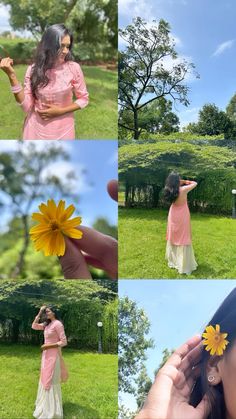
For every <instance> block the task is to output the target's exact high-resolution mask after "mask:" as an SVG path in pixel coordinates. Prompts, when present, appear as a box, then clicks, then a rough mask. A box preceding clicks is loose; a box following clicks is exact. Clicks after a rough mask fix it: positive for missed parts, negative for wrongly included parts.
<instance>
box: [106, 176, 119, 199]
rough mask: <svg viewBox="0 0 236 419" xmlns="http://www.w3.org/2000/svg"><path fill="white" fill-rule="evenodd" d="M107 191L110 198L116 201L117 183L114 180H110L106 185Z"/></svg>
mask: <svg viewBox="0 0 236 419" xmlns="http://www.w3.org/2000/svg"><path fill="white" fill-rule="evenodd" d="M107 191H108V193H109V195H110V197H111V198H112V199H113V200H114V201H116V202H117V201H118V181H117V180H115V179H112V180H110V182H108V184H107Z"/></svg>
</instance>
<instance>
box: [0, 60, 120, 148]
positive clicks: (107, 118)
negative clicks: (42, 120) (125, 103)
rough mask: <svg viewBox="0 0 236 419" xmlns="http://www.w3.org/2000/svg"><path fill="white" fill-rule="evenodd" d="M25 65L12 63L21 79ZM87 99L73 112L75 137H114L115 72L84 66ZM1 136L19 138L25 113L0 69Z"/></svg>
mask: <svg viewBox="0 0 236 419" xmlns="http://www.w3.org/2000/svg"><path fill="white" fill-rule="evenodd" d="M26 68H27V66H25V65H17V66H16V67H15V70H16V74H17V77H18V79H19V80H20V81H22V82H23V80H24V75H25V71H26ZM83 72H84V75H85V79H86V83H87V88H88V91H89V95H90V103H89V105H88V106H87V107H86V108H85V109H82V110H81V111H77V112H75V121H76V125H75V126H76V138H79V139H92V140H96V139H113V140H115V139H117V74H116V72H114V71H108V70H104V69H102V68H99V67H90V66H87V67H86V66H85V67H83ZM0 92H1V109H0V139H19V138H21V137H22V127H23V122H24V118H25V114H24V113H23V111H22V110H21V108H20V107H19V106H18V105H17V104H16V102H15V98H14V96H13V94H12V93H11V92H10V87H9V82H8V78H7V76H6V75H5V74H4V73H3V72H2V71H1V72H0Z"/></svg>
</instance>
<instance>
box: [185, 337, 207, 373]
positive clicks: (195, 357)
mask: <svg viewBox="0 0 236 419" xmlns="http://www.w3.org/2000/svg"><path fill="white" fill-rule="evenodd" d="M202 349H203V346H202V342H200V343H199V344H198V345H197V346H195V348H193V349H192V350H191V351H190V352H189V353H188V354H187V355H186V356H185V358H184V359H183V361H182V363H181V367H180V369H181V371H183V372H184V373H186V374H189V373H191V371H192V369H193V367H194V366H195V365H196V364H198V362H199V361H200V359H201V354H202Z"/></svg>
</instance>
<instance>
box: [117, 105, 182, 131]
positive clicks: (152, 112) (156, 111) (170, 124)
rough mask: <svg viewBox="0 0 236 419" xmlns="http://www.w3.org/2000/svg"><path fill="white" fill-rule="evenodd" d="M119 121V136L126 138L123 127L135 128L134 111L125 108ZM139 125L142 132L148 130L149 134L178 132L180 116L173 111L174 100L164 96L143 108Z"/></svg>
mask: <svg viewBox="0 0 236 419" xmlns="http://www.w3.org/2000/svg"><path fill="white" fill-rule="evenodd" d="M119 122H120V134H119V138H120V139H123V137H124V139H125V138H126V132H125V131H126V130H124V129H123V128H122V127H123V126H126V127H128V126H129V127H130V129H131V130H132V129H133V127H134V125H133V122H134V121H133V113H132V112H131V111H130V110H127V109H123V110H122V111H120V115H119ZM139 127H140V134H141V133H142V131H143V130H144V131H146V132H147V136H148V134H150V133H152V134H157V133H165V134H170V133H171V132H178V131H179V118H178V116H177V115H176V114H175V113H174V112H172V102H171V101H170V100H166V99H165V98H164V97H162V98H159V99H157V100H156V101H155V102H152V103H149V104H148V105H147V106H145V107H144V108H142V109H141V110H140V112H139ZM143 136H144V134H143Z"/></svg>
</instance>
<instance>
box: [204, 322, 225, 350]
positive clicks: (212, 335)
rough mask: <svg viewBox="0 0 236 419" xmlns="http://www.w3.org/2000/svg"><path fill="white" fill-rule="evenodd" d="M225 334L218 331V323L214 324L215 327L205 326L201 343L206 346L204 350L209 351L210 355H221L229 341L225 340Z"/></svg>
mask: <svg viewBox="0 0 236 419" xmlns="http://www.w3.org/2000/svg"><path fill="white" fill-rule="evenodd" d="M227 336H228V334H227V333H221V332H220V325H219V324H216V326H215V328H214V327H213V326H211V325H210V326H207V327H206V332H204V333H203V334H202V337H203V338H205V339H204V340H203V341H202V343H203V345H204V346H206V347H205V349H206V351H210V355H215V354H216V355H218V356H221V355H223V352H224V350H225V349H226V346H227V345H228V343H229V342H228V341H227V340H226V337H227Z"/></svg>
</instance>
